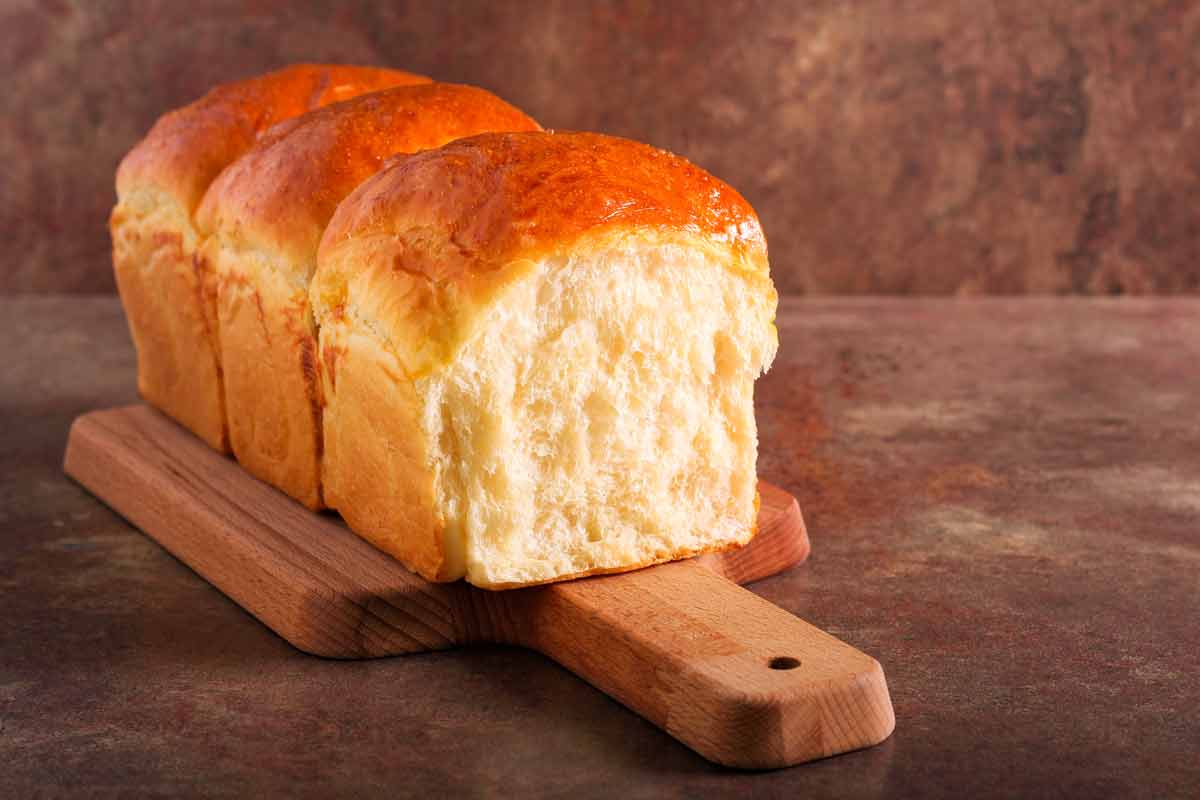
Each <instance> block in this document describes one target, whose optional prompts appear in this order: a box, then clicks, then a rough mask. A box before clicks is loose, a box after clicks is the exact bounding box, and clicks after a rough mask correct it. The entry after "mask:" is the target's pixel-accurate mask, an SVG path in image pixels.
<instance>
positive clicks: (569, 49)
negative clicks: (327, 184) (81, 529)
mask: <svg viewBox="0 0 1200 800" xmlns="http://www.w3.org/2000/svg"><path fill="white" fill-rule="evenodd" d="M297 60H331V61H349V62H361V63H378V64H387V65H393V66H398V67H403V68H406V69H410V70H414V71H418V72H424V73H426V74H429V75H431V76H434V77H437V78H441V79H445V80H452V81H462V82H470V83H477V84H480V85H483V86H486V87H488V88H490V89H492V90H494V91H496V92H498V93H499V94H501V95H503V96H504V97H506V98H508V99H509V100H511V101H513V102H515V103H516V104H518V105H520V106H523V107H524V108H525V109H526V110H528V111H529V112H530V113H532V114H533V115H535V116H536V117H538V118H539V119H540V120H541V121H542V122H543V123H544V124H546V125H548V126H554V127H562V128H585V129H598V130H603V131H608V132H612V133H616V134H621V135H625V136H631V137H636V138H639V139H644V140H647V141H650V142H652V143H654V144H657V145H660V146H663V147H666V148H669V149H671V150H675V151H677V152H679V153H682V154H684V155H686V156H688V157H689V158H691V159H693V160H694V161H696V162H698V163H699V164H701V165H702V166H704V167H707V168H708V169H710V170H712V171H713V172H715V173H716V174H717V175H719V176H721V177H723V178H725V179H726V180H728V181H729V182H730V183H732V184H733V185H735V186H736V187H738V188H739V189H740V190H741V191H742V192H743V193H744V194H745V195H746V196H747V197H748V198H749V200H750V201H751V202H752V203H753V204H754V205H755V206H756V208H757V209H758V210H759V213H760V215H761V216H762V219H763V223H764V225H765V227H766V230H767V235H768V238H769V240H770V244H771V252H772V263H773V270H774V272H775V275H776V281H777V283H778V284H779V287H780V289H781V290H784V291H792V292H809V293H835V292H889V293H955V292H958V293H983V292H989V293H1021V292H1037V293H1043V292H1051V293H1072V292H1087V293H1146V292H1196V291H1198V290H1200V258H1198V256H1200V237H1198V236H1197V233H1198V230H1200V226H1198V224H1197V219H1198V216H1197V215H1198V213H1200V182H1198V181H1197V178H1198V174H1197V173H1198V172H1200V117H1198V115H1200V2H1151V1H1150V0H1076V1H1074V2H1069V1H1068V0H1035V1H1033V2H1029V1H1027V0H1004V1H1003V2H999V1H998V2H984V0H963V1H962V2H951V1H950V0H941V1H940V2H916V1H915V0H914V1H911V2H903V1H902V0H861V1H860V2H845V1H844V0H812V1H811V2H802V3H801V2H794V3H792V2H751V1H750V0H741V1H733V0H692V1H691V2H660V3H650V2H632V1H629V2H615V3H594V4H593V3H586V2H565V1H564V2H551V3H544V4H543V3H523V2H519V3H512V2H503V3H500V2H487V1H486V0H478V1H476V0H462V1H461V2H436V3H435V2H421V3H416V2H411V3H406V2H387V3H382V2H381V3H374V2H339V3H332V2H331V3H323V2H316V0H293V1H292V2H282V1H280V2H276V1H275V0H258V1H257V2H248V3H246V2H182V0H181V1H180V2H167V1H165V0H164V1H162V2H117V1H116V0H114V2H99V1H96V2H84V1H83V0H79V2H62V0H56V1H55V2H46V1H38V2H12V1H11V0H6V1H5V2H0V70H2V73H3V75H4V76H5V81H6V86H5V88H4V91H3V94H2V95H0V111H2V114H0V126H2V127H0V164H2V165H3V167H2V169H3V174H2V176H0V237H3V241H4V244H5V250H6V252H7V254H8V257H7V258H6V259H5V262H4V265H3V272H2V273H0V291H18V292H24V291H35V292H46V291H109V290H111V289H112V287H113V282H112V278H111V275H110V273H109V266H108V252H107V251H108V240H107V235H106V232H105V228H104V221H105V217H106V215H107V212H108V209H109V206H110V205H111V203H112V200H113V194H112V188H111V180H112V172H113V169H114V167H115V165H116V163H117V161H118V159H119V158H120V156H121V155H122V154H123V153H124V151H125V150H126V149H128V148H129V147H130V146H131V145H132V144H133V143H134V142H135V141H136V140H137V138H138V137H139V136H141V135H142V134H143V133H144V132H145V131H146V129H147V128H148V127H149V126H150V124H151V123H152V122H153V120H154V118H155V117H156V116H157V115H158V114H159V113H161V112H162V111H164V110H166V109H168V108H170V107H172V106H175V105H179V104H182V103H184V102H186V101H188V100H190V99H192V98H194V97H196V96H198V95H199V94H201V93H202V92H203V91H204V90H205V89H206V88H207V87H209V86H210V85H211V84H213V83H214V82H218V81H223V80H228V79H232V78H237V77H240V76H245V75H250V74H253V73H257V72H260V71H264V70H267V69H270V68H273V67H276V66H279V65H283V64H286V63H288V62H291V61H297Z"/></svg>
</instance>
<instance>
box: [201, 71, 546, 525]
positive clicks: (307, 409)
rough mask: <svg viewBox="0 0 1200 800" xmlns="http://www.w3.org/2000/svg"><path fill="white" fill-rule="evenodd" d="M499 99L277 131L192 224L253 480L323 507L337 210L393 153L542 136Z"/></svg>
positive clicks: (430, 89) (464, 96) (439, 93)
mask: <svg viewBox="0 0 1200 800" xmlns="http://www.w3.org/2000/svg"><path fill="white" fill-rule="evenodd" d="M539 129H540V128H539V126H538V124H537V123H536V122H535V121H534V120H532V119H531V118H530V117H528V116H527V115H525V114H524V113H523V112H521V111H520V110H518V109H516V108H514V107H513V106H511V105H509V104H508V103H506V102H504V101H503V100H501V99H500V98H498V97H496V96H495V95H493V94H491V93H490V92H487V91H484V90H483V89H478V88H475V87H470V86H460V85H455V84H444V83H429V84H424V85H418V86H404V87H398V88H393V89H389V90H385V91H380V92H374V93H371V94H366V95H362V96H359V97H356V98H353V99H351V100H347V101H344V102H340V103H335V104H333V105H330V106H327V107H325V108H323V109H320V110H317V111H313V112H311V113H308V114H305V115H303V116H300V117H297V118H295V119H292V120H289V121H287V122H284V123H282V124H280V125H277V126H276V127H275V128H273V129H271V130H270V131H268V132H267V133H266V134H264V135H263V136H262V137H261V138H260V139H259V140H258V142H257V143H256V144H255V145H254V146H253V147H252V148H251V149H250V150H249V151H248V152H246V154H245V155H243V156H242V157H241V158H239V159H238V160H237V161H235V162H234V163H233V164H232V165H230V166H229V168H227V169H226V170H224V171H223V172H222V173H221V175H220V176H219V177H218V178H217V179H216V181H214V182H213V184H212V186H211V187H210V188H209V190H208V192H207V193H206V194H205V196H204V200H203V201H202V203H201V205H200V208H199V209H198V210H197V212H196V225H197V228H198V230H199V232H200V235H201V237H202V238H203V239H204V241H205V243H204V245H203V248H202V254H203V258H204V261H205V262H206V263H207V264H209V265H211V266H212V268H213V269H214V271H215V273H216V275H217V287H218V302H217V313H218V329H219V345H220V359H221V364H222V367H223V370H224V378H225V380H224V387H225V404H226V412H227V416H228V420H229V432H230V440H231V444H232V447H233V451H234V453H235V454H236V456H237V458H238V461H240V462H241V463H242V464H243V465H244V466H245V467H246V469H248V470H249V471H250V472H251V473H252V474H254V475H255V476H257V477H259V478H261V479H262V480H265V481H267V482H269V483H272V484H273V485H275V486H278V487H279V488H280V489H282V490H284V491H285V492H287V493H288V494H289V495H291V496H292V497H294V498H296V499H297V500H299V501H300V502H302V503H304V504H305V505H307V506H309V507H310V508H319V507H320V506H321V491H320V460H321V452H322V447H323V445H322V435H321V405H322V400H321V386H320V382H319V380H318V378H317V374H316V345H317V342H316V330H315V327H314V325H313V321H312V317H311V314H310V313H309V310H308V282H309V279H310V277H311V276H312V273H313V272H314V270H315V269H316V257H317V247H318V244H319V243H320V239H321V234H322V233H323V232H324V230H325V226H326V224H327V223H328V222H329V219H330V217H332V216H333V213H334V211H335V209H336V208H337V205H338V203H340V202H341V201H342V199H343V198H345V196H346V195H348V194H349V193H350V192H351V191H353V190H354V189H355V188H356V187H357V186H358V185H359V184H360V183H361V182H362V181H363V180H365V179H367V178H368V177H370V176H371V175H373V174H374V173H375V172H376V171H377V170H378V169H379V167H380V166H381V165H382V163H383V161H384V160H385V159H386V158H387V157H389V156H392V155H395V154H397V153H410V152H414V151H417V150H425V149H429V148H434V147H438V146H440V145H442V144H445V143H446V142H449V141H451V140H454V139H457V138H461V137H463V136H470V135H473V134H477V133H481V132H484V131H498V130H499V131H504V130H511V131H520V130H539Z"/></svg>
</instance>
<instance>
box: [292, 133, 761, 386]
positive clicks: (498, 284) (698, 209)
mask: <svg viewBox="0 0 1200 800" xmlns="http://www.w3.org/2000/svg"><path fill="white" fill-rule="evenodd" d="M630 235H633V236H643V237H649V238H661V239H664V240H666V239H674V240H686V241H687V242H688V243H689V244H690V245H692V246H699V247H706V248H711V249H713V250H717V251H720V253H721V254H722V256H723V257H724V259H725V260H726V262H727V263H728V264H729V265H730V267H731V268H733V269H737V270H740V271H742V272H744V273H746V275H747V276H748V277H749V278H751V279H754V280H759V281H762V282H764V283H765V284H766V285H768V286H769V285H770V277H769V268H768V262H767V245H766V239H765V238H764V237H763V232H762V227H761V225H760V224H759V221H758V217H757V216H756V215H755V213H754V210H753V209H752V208H751V207H750V204H749V203H747V202H746V201H745V199H743V198H742V196H741V195H740V194H738V193H737V191H736V190H734V189H733V188H732V187H731V186H729V185H728V184H726V183H724V182H722V181H720V180H718V179H717V178H715V177H713V176H712V175H710V174H709V173H707V172H705V171H704V170H702V169H700V168H699V167H696V166H694V165H692V164H691V163H689V162H688V161H686V160H685V159H683V158H681V157H679V156H676V155H674V154H672V153H668V152H667V151H665V150H660V149H658V148H655V147H651V146H650V145H646V144H642V143H640V142H634V141H630V140H628V139H620V138H617V137H613V136H605V135H602V134H597V133H570V132H555V131H542V132H525V133H489V134H481V135H479V136H473V137H470V138H466V139H460V140H459V141H456V142H452V143H451V144H449V145H446V146H445V147H441V148H438V149H437V150H430V151H426V152H422V153H416V154H414V155H411V156H399V157H397V158H396V159H395V160H394V162H393V163H392V164H390V165H389V166H388V167H387V168H385V169H383V170H382V171H380V172H379V173H378V174H376V175H375V176H374V177H373V178H371V179H369V180H368V181H366V182H364V183H363V184H362V185H361V186H359V188H358V189H357V190H356V191H355V192H354V193H353V194H352V195H350V196H349V197H347V198H346V200H345V201H344V202H343V203H342V204H341V205H340V206H339V207H338V210H337V213H336V214H334V216H333V219H332V220H331V221H330V223H329V226H328V227H327V228H326V230H325V234H324V236H323V237H322V240H321V250H320V255H319V257H318V260H319V263H320V268H319V270H318V272H317V274H316V275H315V276H314V278H313V284H312V289H311V300H312V305H313V312H314V314H316V316H317V317H318V318H320V317H322V316H324V315H326V314H328V313H329V312H330V311H331V310H333V309H336V308H339V307H343V306H345V305H346V302H347V295H348V292H349V286H350V284H351V283H354V284H355V285H356V286H358V287H359V289H358V295H359V297H361V298H362V306H361V307H360V310H361V313H362V315H363V316H365V317H369V318H371V319H373V320H376V321H377V322H378V323H379V325H380V326H381V329H382V330H386V331H388V338H389V341H390V344H391V346H392V347H393V349H394V350H395V351H396V353H397V355H398V356H399V358H400V360H401V363H402V364H403V366H404V368H405V369H406V370H407V372H408V373H409V375H411V376H413V377H417V376H420V375H422V374H425V373H427V372H428V371H430V370H431V369H434V368H436V367H437V366H440V365H444V364H446V363H448V362H449V361H450V360H451V359H452V357H453V354H454V352H456V350H457V348H458V347H460V346H461V345H462V343H463V342H464V341H465V340H466V339H467V338H469V336H470V333H471V332H472V330H473V323H474V322H475V321H477V320H478V319H479V318H480V315H481V314H482V313H483V312H485V311H486V309H487V306H488V303H489V301H490V300H491V298H493V297H494V296H495V294H496V292H497V291H499V290H500V289H502V288H503V287H504V286H505V285H507V284H508V283H510V281H511V280H513V279H515V278H516V277H519V275H520V274H521V272H522V271H523V270H524V269H526V268H527V267H528V265H529V264H530V263H532V262H533V261H535V260H536V259H539V258H543V257H545V256H548V255H551V254H553V253H556V252H557V253H563V252H567V251H569V250H570V249H571V248H572V247H573V246H574V245H575V244H576V243H578V242H580V241H581V240H584V239H587V240H588V241H589V242H591V243H592V244H593V246H600V244H601V243H603V242H604V241H605V240H607V239H609V238H610V237H622V236H630ZM772 291H774V290H773V289H772Z"/></svg>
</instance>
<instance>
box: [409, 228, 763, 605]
mask: <svg viewBox="0 0 1200 800" xmlns="http://www.w3.org/2000/svg"><path fill="white" fill-rule="evenodd" d="M710 258H712V257H711V256H709V255H707V254H705V253H704V252H702V251H698V250H696V249H694V248H686V247H677V246H658V247H654V248H650V247H645V246H643V247H641V248H633V247H629V248H626V249H613V250H608V251H604V252H602V253H600V254H592V255H589V256H586V257H584V256H576V257H572V258H569V259H567V258H559V259H551V260H547V261H545V262H543V263H542V264H541V265H540V268H539V269H538V270H537V271H536V272H535V273H534V275H533V277H532V278H530V279H527V280H524V281H522V282H521V283H520V284H519V285H518V286H516V287H514V288H513V289H511V290H510V291H509V292H508V294H507V295H506V296H505V297H504V298H503V299H502V300H501V301H500V302H498V303H497V304H496V305H495V306H494V307H493V309H492V311H491V312H490V316H489V319H488V321H487V323H486V324H485V325H484V326H483V330H482V332H481V334H480V335H479V336H478V337H476V338H475V339H474V340H473V341H472V342H471V343H470V344H468V345H467V347H466V349H465V351H464V352H463V353H462V354H461V355H460V356H459V358H457V359H456V360H455V362H454V364H453V366H452V367H450V368H449V369H448V370H447V371H445V372H443V373H440V374H438V375H436V376H434V377H431V378H426V379H423V380H422V381H421V382H420V383H419V385H418V387H417V388H418V392H419V393H420V395H421V396H422V398H423V401H424V425H425V428H426V434H427V436H428V441H429V442H431V443H432V444H433V461H434V464H433V468H434V474H435V476H436V481H435V485H436V492H437V500H438V504H439V506H440V507H441V509H442V512H443V514H444V515H445V520H446V544H447V549H448V555H449V556H450V560H451V561H452V562H458V563H465V570H466V574H467V577H468V579H469V580H470V581H471V582H473V583H476V584H478V585H483V586H490V585H502V584H508V583H526V582H533V581H545V580H553V579H555V578H560V577H565V576H569V575H574V574H578V573H582V572H589V571H595V570H612V569H620V568H622V567H630V566H638V565H643V564H647V563H653V562H656V561H662V560H666V559H669V558H674V557H678V556H681V555H684V554H687V553H689V552H693V551H697V550H704V549H711V548H712V547H714V546H718V545H722V544H734V543H743V542H745V541H747V540H748V539H749V537H750V533H751V530H752V525H753V518H754V494H755V486H756V478H755V458H756V452H757V437H756V432H755V424H754V405H753V389H754V380H755V378H757V377H758V375H759V374H760V373H761V372H762V371H763V370H765V369H766V367H768V366H769V365H770V362H771V360H772V359H773V358H774V355H775V348H776V336H775V331H774V328H773V326H772V325H771V320H772V318H773V316H774V300H773V297H767V296H764V295H766V294H767V293H766V292H764V290H763V287H762V286H761V285H759V286H757V287H752V286H751V285H749V284H748V282H747V281H746V279H745V278H743V277H740V276H738V275H736V274H732V273H731V272H730V271H729V270H728V269H726V268H724V267H723V266H721V265H719V264H715V263H705V261H706V259H710ZM459 559H462V560H461V561H460V560H459Z"/></svg>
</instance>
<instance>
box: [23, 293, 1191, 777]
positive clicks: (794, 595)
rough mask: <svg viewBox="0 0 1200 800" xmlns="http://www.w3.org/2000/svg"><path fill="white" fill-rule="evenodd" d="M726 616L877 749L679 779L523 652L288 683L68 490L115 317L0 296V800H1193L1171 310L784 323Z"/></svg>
mask: <svg viewBox="0 0 1200 800" xmlns="http://www.w3.org/2000/svg"><path fill="white" fill-rule="evenodd" d="M779 327H780V335H781V339H782V342H783V347H782V350H781V352H780V356H779V359H778V360H777V362H776V364H775V366H774V368H773V369H772V371H771V372H770V374H769V375H768V376H767V377H766V378H764V379H763V380H762V381H761V382H760V384H759V387H760V388H759V391H758V419H759V423H760V439H761V456H760V473H761V475H762V476H763V477H764V478H767V479H768V480H771V481H773V482H775V483H777V484H779V485H781V486H783V487H785V488H787V489H788V490H790V491H791V492H793V493H794V494H795V495H796V496H797V497H798V498H799V500H800V504H801V507H802V508H803V509H804V512H805V515H806V518H807V521H808V524H809V531H810V534H811V538H812V543H813V555H812V557H811V559H810V560H809V561H808V563H807V564H805V565H802V566H800V567H797V568H795V569H793V570H791V571H789V572H787V573H784V574H782V575H779V576H777V577H774V578H770V579H767V580H764V581H761V582H759V583H757V584H755V585H754V586H753V590H754V591H756V592H757V593H759V594H761V595H762V596H763V597H766V598H767V599H769V600H771V601H772V602H774V603H776V604H778V605H780V606H782V607H784V608H786V609H788V610H790V611H792V612H794V613H796V614H798V615H799V616H801V617H803V618H804V619H807V620H809V621H811V622H813V623H814V624H816V625H819V626H820V627H822V628H825V629H826V630H828V631H830V632H831V633H833V634H835V635H837V636H839V637H841V638H843V639H845V640H846V641H847V642H849V643H851V644H853V645H855V646H856V647H858V648H860V649H862V650H865V651H866V652H868V653H870V654H872V655H874V656H875V657H877V658H878V659H879V660H880V661H881V662H882V663H883V665H884V668H885V670H886V672H887V676H888V681H889V685H890V688H891V692H892V699H893V702H894V704H895V709H896V717H897V728H896V733H895V734H894V735H893V736H892V737H891V739H889V740H888V741H887V742H885V743H884V744H882V745H881V746H878V747H875V748H872V749H870V750H866V751H861V752H857V753H852V754H848V755H844V756H838V757H835V758H831V759H827V760H825V761H821V762H817V763H813V764H809V765H805V766H801V767H796V768H793V769H787V770H780V771H775V772H766V773H748V772H736V771H730V770H726V769H722V768H720V767H716V766H714V765H712V764H709V763H707V762H706V761H704V760H703V759H701V758H700V757H699V756H697V755H695V754H693V753H692V752H691V751H689V750H688V749H687V748H685V747H684V746H683V745H681V744H679V743H677V742H676V741H674V740H673V739H671V738H670V737H669V736H667V735H666V734H665V733H662V732H661V731H659V730H658V729H657V728H655V727H654V726H652V725H651V724H649V723H647V722H645V721H643V720H642V719H640V718H639V717H637V716H636V715H634V714H633V713H631V712H629V711H626V710H625V709H624V708H622V707H621V706H620V705H618V704H616V703H615V702H613V701H611V700H609V699H608V698H607V697H606V696H604V695H603V694H601V693H600V692H598V691H596V690H595V689H592V688H591V687H590V686H588V685H587V684H585V683H583V682H582V681H580V680H578V679H577V678H575V677H574V676H572V675H571V674H570V673H568V672H566V671H565V670H563V669H561V668H559V667H558V666H556V665H555V664H553V663H551V662H549V661H547V660H545V659H543V658H542V657H540V656H538V655H536V654H533V653H530V652H526V651H522V650H518V649H512V648H503V647H483V648H477V649H468V650H462V651H456V652H448V653H438V654H429V655H420V656H407V657H399V658H391V659H383V660H375V661H360V662H339V661H328V660H322V659H318V658H313V657H310V656H306V655H303V654H301V653H299V652H297V651H295V650H293V649H292V648H291V647H290V646H289V645H287V644H286V643H284V642H283V641H282V640H280V639H279V638H277V637H276V636H275V635H274V634H272V633H271V632H270V631H269V630H267V629H266V628H264V627H263V626H262V625H260V624H259V623H258V622H257V621H256V620H254V619H253V618H252V617H251V616H249V615H248V614H246V613H245V612H243V611H242V610H241V609H239V608H238V606H236V605H235V604H234V603H232V602H231V601H229V600H227V599H226V598H225V597H224V596H223V595H221V594H220V593H219V592H217V591H216V590H215V589H212V588H211V587H209V586H208V584H206V583H205V582H204V581H203V580H202V579H200V578H199V577H197V576H196V575H194V574H193V573H192V572H190V571H189V570H188V569H187V568H186V567H184V566H183V565H181V564H180V563H178V562H177V561H175V560H174V559H173V558H171V557H170V556H169V555H167V554H166V553H165V552H164V551H163V550H161V549H160V548H159V547H158V546H157V545H155V544H154V543H153V542H151V541H150V540H149V539H147V538H145V537H143V536H142V535H141V534H139V533H138V532H137V531H136V530H135V529H133V528H131V527H130V526H129V525H127V524H126V523H125V522H124V521H122V520H121V519H120V518H119V517H117V516H116V515H115V514H114V513H112V512H111V511H109V510H108V509H107V508H105V507H104V506H103V505H101V504H100V503H99V502H97V501H96V500H94V499H93V498H92V497H91V496H89V495H88V494H87V493H86V492H85V491H84V490H82V489H81V488H79V487H78V486H76V485H75V484H74V483H72V482H71V481H70V480H68V479H66V478H65V477H64V476H63V475H62V473H61V471H60V461H61V458H62V453H63V446H64V444H65V441H66V434H67V428H68V425H69V424H70V422H71V420H72V418H74V417H75V416H76V415H78V414H80V413H82V412H84V411H88V410H91V409H95V408H100V407H106V406H112V405H118V404H123V403H129V402H133V401H135V400H136V397H135V392H134V355H133V350H132V347H131V345H130V342H129V339H128V335H127V333H126V331H125V326H124V322H123V320H122V317H121V313H120V308H119V306H118V303H117V301H116V299H115V298H112V297H107V296H106V297H88V298H81V297H50V298H5V299H0V338H2V339H3V340H4V341H7V342H9V346H10V347H11V348H13V349H12V351H11V353H12V356H13V357H12V358H10V359H9V362H8V363H7V364H6V366H5V368H4V370H2V371H0V414H2V416H0V418H2V419H3V420H4V424H3V435H2V436H3V438H2V442H3V447H2V448H0V529H2V533H0V598H2V599H0V608H2V609H3V615H2V618H3V625H0V763H3V764H4V768H3V770H0V795H2V796H5V797H26V796H31V795H33V794H37V793H42V794H46V795H66V794H71V795H75V794H98V795H117V794H120V795H132V794H149V795H204V796H217V797H219V796H265V795H275V796H327V795H331V794H334V795H340V796H345V795H354V796H376V795H378V796H384V795H386V796H396V795H406V794H422V795H431V794H435V793H438V794H440V793H443V792H445V793H447V794H448V795H450V796H495V795H501V794H503V795H509V794H518V793H520V794H549V795H557V796H562V795H571V796H578V797H586V796H597V797H601V796H603V797H611V796H621V797H625V798H636V797H659V796H678V797H694V796H705V797H723V796H730V797H744V796H747V795H748V794H753V795H754V796H760V795H761V796H781V797H782V796H788V797H822V796H836V797H888V796H927V797H928V796H943V795H944V796H954V797H958V796H972V797H983V796H1020V795H1031V794H1037V795H1045V794H1054V795H1067V796H1090V797H1100V796H1123V797H1129V796H1145V797H1163V796H1169V795H1177V796H1188V795H1190V796H1195V795H1194V793H1195V791H1196V789H1197V786H1200V716H1197V713H1196V709H1197V708H1200V577H1198V576H1200V301H1197V300H1148V301H1128V300H1123V301H1110V300H982V301H954V300H820V301H806V300H800V299H793V298H788V299H786V300H784V302H783V304H782V308H781V311H780V315H779Z"/></svg>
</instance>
